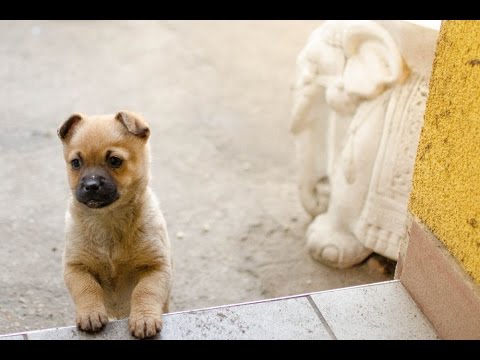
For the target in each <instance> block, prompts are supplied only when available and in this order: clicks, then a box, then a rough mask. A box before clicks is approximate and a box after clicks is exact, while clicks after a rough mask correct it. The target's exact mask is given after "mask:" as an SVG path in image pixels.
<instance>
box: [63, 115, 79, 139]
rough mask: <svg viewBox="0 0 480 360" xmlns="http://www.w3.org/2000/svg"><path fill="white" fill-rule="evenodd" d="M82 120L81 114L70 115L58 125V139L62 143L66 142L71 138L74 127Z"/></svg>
mask: <svg viewBox="0 0 480 360" xmlns="http://www.w3.org/2000/svg"><path fill="white" fill-rule="evenodd" d="M82 119H83V115H82V114H79V113H74V114H72V115H70V117H69V118H68V119H67V120H65V122H64V123H63V124H62V125H60V127H59V128H58V130H57V134H58V137H59V138H60V139H61V140H62V141H64V142H67V141H68V140H69V139H70V138H71V135H72V134H73V129H74V127H75V126H76V125H77V124H78V123H79V122H80V120H82Z"/></svg>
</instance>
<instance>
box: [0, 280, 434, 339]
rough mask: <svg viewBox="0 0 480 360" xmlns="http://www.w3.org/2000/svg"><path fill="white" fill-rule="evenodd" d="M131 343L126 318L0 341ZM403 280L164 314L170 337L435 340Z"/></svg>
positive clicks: (164, 334) (165, 335)
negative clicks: (95, 329)
mask: <svg viewBox="0 0 480 360" xmlns="http://www.w3.org/2000/svg"><path fill="white" fill-rule="evenodd" d="M24 338H26V339H28V340H37V339H44V340H62V339H72V340H73V339H78V340H81V339H92V340H94V339H95V340H96V339H98V340H107V339H110V340H113V339H133V338H132V337H131V336H130V334H129V333H128V329H127V322H126V321H125V320H122V321H116V322H112V323H110V324H108V325H107V327H106V328H105V329H104V330H103V331H102V332H100V333H98V334H95V335H91V334H86V333H83V332H81V331H78V330H77V329H76V328H75V327H64V328H54V329H47V330H39V331H32V332H27V333H22V334H10V335H6V336H5V337H1V336H0V340H7V339H8V340H14V339H18V340H21V339H24ZM437 338H438V337H437V335H436V333H435V331H434V329H433V328H432V326H431V325H430V323H429V322H428V320H427V319H426V318H425V317H424V315H423V314H422V313H421V312H420V310H419V309H418V307H417V306H416V304H415V302H414V301H413V300H412V299H411V298H410V296H409V295H408V293H407V292H406V290H405V289H404V288H403V286H402V284H401V283H400V282H399V281H396V280H395V281H388V282H384V283H377V284H370V285H363V286H356V287H350V288H343V289H336V290H331V291H323V292H318V293H312V294H304V295H299V296H295V297H287V298H280V299H272V300H265V301H259V302H253V303H246V304H238V305H229V306H222V307H217V308H209V309H200V310H193V311H185V312H179V313H172V314H168V315H165V323H164V328H163V330H162V333H161V335H158V336H157V337H156V339H158V340H168V339H319V340H329V339H437Z"/></svg>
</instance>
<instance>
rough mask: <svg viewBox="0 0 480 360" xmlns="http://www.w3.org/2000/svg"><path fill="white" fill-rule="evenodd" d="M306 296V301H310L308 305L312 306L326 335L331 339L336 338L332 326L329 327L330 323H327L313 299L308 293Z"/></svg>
mask: <svg viewBox="0 0 480 360" xmlns="http://www.w3.org/2000/svg"><path fill="white" fill-rule="evenodd" d="M306 298H307V300H308V302H309V303H310V305H311V306H312V308H313V311H315V314H316V315H317V317H318V318H319V320H320V322H321V323H322V325H323V327H324V328H325V330H327V332H328V335H330V337H331V339H332V340H338V339H337V337H336V336H335V333H334V332H333V330H332V328H331V327H330V325H328V323H327V320H325V318H324V317H323V315H322V312H321V311H320V309H319V308H318V306H317V304H315V301H313V299H312V297H311V296H310V295H307V296H306Z"/></svg>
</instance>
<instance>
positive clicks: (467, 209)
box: [409, 20, 480, 283]
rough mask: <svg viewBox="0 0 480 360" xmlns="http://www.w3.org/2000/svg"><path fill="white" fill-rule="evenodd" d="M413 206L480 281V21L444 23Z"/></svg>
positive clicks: (431, 82)
mask: <svg viewBox="0 0 480 360" xmlns="http://www.w3.org/2000/svg"><path fill="white" fill-rule="evenodd" d="M409 208H410V211H411V212H412V213H413V214H414V215H416V216H417V217H418V218H420V219H421V220H422V221H423V223H424V224H425V225H427V226H428V227H429V228H430V230H431V231H432V232H433V233H434V234H435V235H436V236H437V237H438V238H439V239H440V240H441V241H442V242H443V243H444V244H445V246H446V247H447V249H449V251H450V252H451V253H452V254H453V255H454V256H455V257H456V258H457V259H458V260H459V261H460V262H461V263H462V265H463V266H464V269H465V270H466V271H467V273H468V274H470V275H471V276H472V278H473V279H475V281H476V282H477V283H480V21H464V20H461V21H456V20H451V21H450V20H449V21H444V22H443V23H442V26H441V29H440V35H439V40H438V44H437V51H436V55H435V61H434V64H433V71H432V78H431V80H430V93H429V96H428V100H427V107H426V112H425V124H424V127H423V129H422V134H421V138H420V144H419V147H418V153H417V158H416V162H415V171H414V178H413V189H412V193H411V196H410V204H409Z"/></svg>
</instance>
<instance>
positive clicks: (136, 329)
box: [129, 315, 163, 339]
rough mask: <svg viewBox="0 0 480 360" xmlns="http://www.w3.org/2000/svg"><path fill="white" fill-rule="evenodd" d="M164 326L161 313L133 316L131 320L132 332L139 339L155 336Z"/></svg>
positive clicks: (130, 327)
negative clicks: (157, 314)
mask: <svg viewBox="0 0 480 360" xmlns="http://www.w3.org/2000/svg"><path fill="white" fill-rule="evenodd" d="M162 326H163V321H162V316H161V315H159V316H155V315H138V316H131V317H130V320H129V329H130V333H131V334H132V335H133V336H135V337H137V338H139V339H143V338H148V337H152V336H155V335H156V334H157V333H159V332H160V331H161V330H162Z"/></svg>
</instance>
